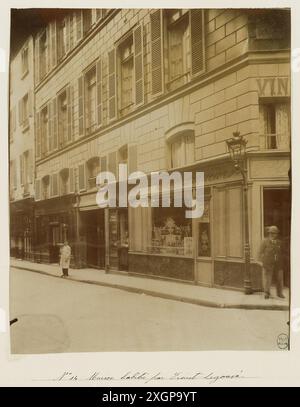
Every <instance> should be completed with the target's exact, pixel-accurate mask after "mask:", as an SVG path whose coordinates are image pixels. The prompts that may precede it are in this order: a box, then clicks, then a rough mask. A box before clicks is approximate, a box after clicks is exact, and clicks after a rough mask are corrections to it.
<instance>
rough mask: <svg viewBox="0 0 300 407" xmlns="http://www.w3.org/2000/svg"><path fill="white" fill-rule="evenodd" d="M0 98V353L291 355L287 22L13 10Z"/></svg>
mask: <svg viewBox="0 0 300 407" xmlns="http://www.w3.org/2000/svg"><path fill="white" fill-rule="evenodd" d="M100 4H101V3H99V5H100ZM199 6H201V4H200V2H199ZM7 96H8V99H9V118H8V122H9V134H8V135H7V137H9V143H8V146H9V152H8V155H9V235H10V236H9V245H10V272H9V285H10V286H9V303H10V305H9V307H10V309H9V321H10V347H11V349H10V352H11V354H13V355H22V354H27V355H28V354H29V355H30V354H32V355H34V354H50V353H79V352H162V351H165V352H171V351H279V352H282V351H289V350H290V290H291V271H290V270H291V266H290V242H291V193H292V191H291V148H292V143H291V129H292V126H291V110H292V109H291V106H292V105H291V10H290V9H289V8H284V7H282V8H260V9H258V8H190V9H182V8H179V9H178V8H162V9H158V8H154V9H151V8H113V9H104V8H98V9H96V8H82V9H79V8H74V9H73V8H11V31H10V56H9V95H7Z"/></svg>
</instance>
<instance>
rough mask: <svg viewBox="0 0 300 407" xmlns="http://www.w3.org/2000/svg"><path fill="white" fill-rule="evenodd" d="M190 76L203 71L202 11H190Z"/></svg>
mask: <svg viewBox="0 0 300 407" xmlns="http://www.w3.org/2000/svg"><path fill="white" fill-rule="evenodd" d="M190 26H191V56H192V75H198V74H200V73H202V72H204V71H205V44H204V38H205V32H204V27H205V25H204V10H199V9H193V10H190Z"/></svg>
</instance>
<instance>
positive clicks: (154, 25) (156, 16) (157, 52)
mask: <svg viewBox="0 0 300 407" xmlns="http://www.w3.org/2000/svg"><path fill="white" fill-rule="evenodd" d="M162 29H163V23H162V10H157V11H155V12H154V13H152V14H151V79H152V94H153V95H157V94H159V93H161V92H162V91H163V43H162V38H163V35H162Z"/></svg>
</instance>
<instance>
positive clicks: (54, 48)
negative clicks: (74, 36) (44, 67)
mask: <svg viewBox="0 0 300 407" xmlns="http://www.w3.org/2000/svg"><path fill="white" fill-rule="evenodd" d="M50 33H51V65H52V67H54V66H56V64H57V46H56V21H55V20H54V21H52V22H51V23H50Z"/></svg>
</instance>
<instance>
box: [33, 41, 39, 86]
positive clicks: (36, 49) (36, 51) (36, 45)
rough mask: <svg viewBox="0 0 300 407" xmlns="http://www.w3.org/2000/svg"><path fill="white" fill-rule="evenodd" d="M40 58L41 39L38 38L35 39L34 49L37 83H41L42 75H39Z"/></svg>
mask: <svg viewBox="0 0 300 407" xmlns="http://www.w3.org/2000/svg"><path fill="white" fill-rule="evenodd" d="M39 56H40V38H39V36H37V37H36V38H35V47H34V64H35V79H36V83H38V82H39V78H40V73H39V61H40V59H39Z"/></svg>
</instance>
